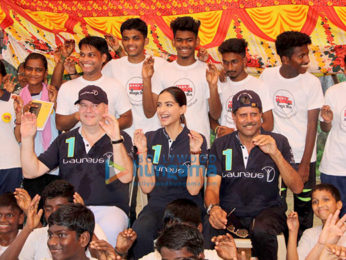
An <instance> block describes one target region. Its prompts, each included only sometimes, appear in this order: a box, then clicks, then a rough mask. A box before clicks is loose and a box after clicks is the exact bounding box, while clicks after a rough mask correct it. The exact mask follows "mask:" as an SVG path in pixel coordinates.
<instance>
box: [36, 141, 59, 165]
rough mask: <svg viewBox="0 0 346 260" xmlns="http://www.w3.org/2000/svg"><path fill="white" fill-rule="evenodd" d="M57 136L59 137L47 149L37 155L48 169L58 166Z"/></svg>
mask: <svg viewBox="0 0 346 260" xmlns="http://www.w3.org/2000/svg"><path fill="white" fill-rule="evenodd" d="M59 138H60V137H57V138H56V139H55V140H54V141H53V143H51V145H50V146H49V147H48V149H47V151H45V152H43V153H41V154H40V156H39V157H38V159H39V160H40V161H41V162H42V163H43V164H44V165H46V166H47V167H48V168H49V169H50V170H52V169H55V168H56V167H58V166H59V144H58V140H59Z"/></svg>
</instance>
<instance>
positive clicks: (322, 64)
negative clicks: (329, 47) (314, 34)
mask: <svg viewBox="0 0 346 260" xmlns="http://www.w3.org/2000/svg"><path fill="white" fill-rule="evenodd" d="M310 49H311V50H312V53H313V55H314V56H315V58H316V61H317V64H318V69H319V70H320V71H321V72H322V73H323V74H326V73H327V72H328V71H330V68H326V67H325V66H326V63H325V62H324V60H323V58H322V53H321V51H320V47H319V46H317V45H311V46H310Z"/></svg>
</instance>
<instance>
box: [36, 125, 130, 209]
mask: <svg viewBox="0 0 346 260" xmlns="http://www.w3.org/2000/svg"><path fill="white" fill-rule="evenodd" d="M78 130H79V129H74V130H72V131H69V132H67V133H64V134H61V135H60V136H58V137H57V138H56V139H55V140H54V142H53V143H52V144H51V145H50V146H49V148H48V150H47V151H46V152H44V153H42V154H41V155H40V156H39V157H38V159H39V160H40V161H41V162H42V163H43V164H45V165H46V166H47V167H48V168H49V169H54V168H55V167H57V166H59V175H60V176H61V177H62V179H64V180H67V181H68V182H69V183H71V184H72V185H73V186H74V187H75V189H76V191H77V192H78V193H79V194H80V195H81V196H82V198H83V199H84V201H85V204H86V205H94V206H98V205H103V206H117V207H119V208H121V209H122V210H124V212H125V213H128V209H129V206H128V204H129V185H128V184H126V183H122V182H121V181H120V180H119V179H117V180H115V181H113V182H111V183H109V184H106V179H107V177H108V176H107V175H109V171H112V169H113V167H112V166H111V163H110V161H113V147H112V144H111V140H110V138H109V137H108V136H107V135H106V134H105V135H104V136H103V137H101V138H100V139H99V140H98V141H97V142H96V143H95V144H94V145H93V146H92V147H91V149H90V150H89V151H88V152H86V149H85V143H84V141H83V137H82V136H81V135H80V133H79V131H78ZM121 134H122V135H123V137H124V145H125V147H126V150H127V152H128V153H129V155H130V156H131V157H132V142H131V138H130V137H129V136H128V135H127V134H126V133H125V132H123V131H121ZM114 156H116V155H114Z"/></svg>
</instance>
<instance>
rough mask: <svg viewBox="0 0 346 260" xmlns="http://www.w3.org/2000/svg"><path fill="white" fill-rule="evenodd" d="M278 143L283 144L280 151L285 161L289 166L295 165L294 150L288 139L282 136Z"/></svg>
mask: <svg viewBox="0 0 346 260" xmlns="http://www.w3.org/2000/svg"><path fill="white" fill-rule="evenodd" d="M279 140H280V141H279ZM278 141H279V142H281V145H280V148H279V149H280V152H281V154H282V156H283V157H284V158H285V160H286V161H287V162H288V163H289V164H291V165H292V164H294V163H295V161H294V156H293V152H292V148H291V146H290V144H289V142H288V139H287V138H286V137H285V136H283V135H282V136H281V138H280V139H278V140H276V142H277V143H278ZM277 145H278V144H277Z"/></svg>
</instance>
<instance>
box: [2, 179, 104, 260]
mask: <svg viewBox="0 0 346 260" xmlns="http://www.w3.org/2000/svg"><path fill="white" fill-rule="evenodd" d="M16 192H17V194H18V193H19V190H18V189H17V191H16ZM33 201H34V199H33ZM42 201H43V209H44V219H45V220H46V222H48V218H49V216H50V215H51V214H52V213H53V212H55V211H56V210H57V209H58V208H59V207H61V206H63V205H67V204H72V203H73V202H74V203H83V200H82V199H81V198H80V196H79V195H78V193H76V192H75V191H74V187H73V186H72V185H71V184H69V183H68V182H67V181H64V180H56V181H53V182H51V183H50V184H48V185H47V186H46V187H45V188H44V190H43V192H42ZM26 204H27V205H29V204H30V203H29V202H28V203H26ZM24 210H25V211H28V209H24ZM47 231H48V226H46V227H42V228H36V229H34V230H30V232H28V233H26V234H25V236H24V235H23V236H22V239H21V240H22V241H21V244H18V246H17V247H16V248H9V249H11V257H9V256H8V257H7V258H6V260H12V259H13V260H14V259H20V260H29V259H30V260H42V259H49V258H51V254H50V251H49V249H48V246H47V240H48V233H47ZM94 234H95V235H96V236H95V235H94V239H96V238H97V239H103V240H106V236H105V234H104V233H103V230H102V229H101V228H100V226H99V225H97V224H96V225H95V230H94ZM15 250H16V251H17V252H14V251H15ZM6 252H7V251H6ZM18 255H19V257H18ZM87 255H88V256H90V253H89V251H87Z"/></svg>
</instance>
